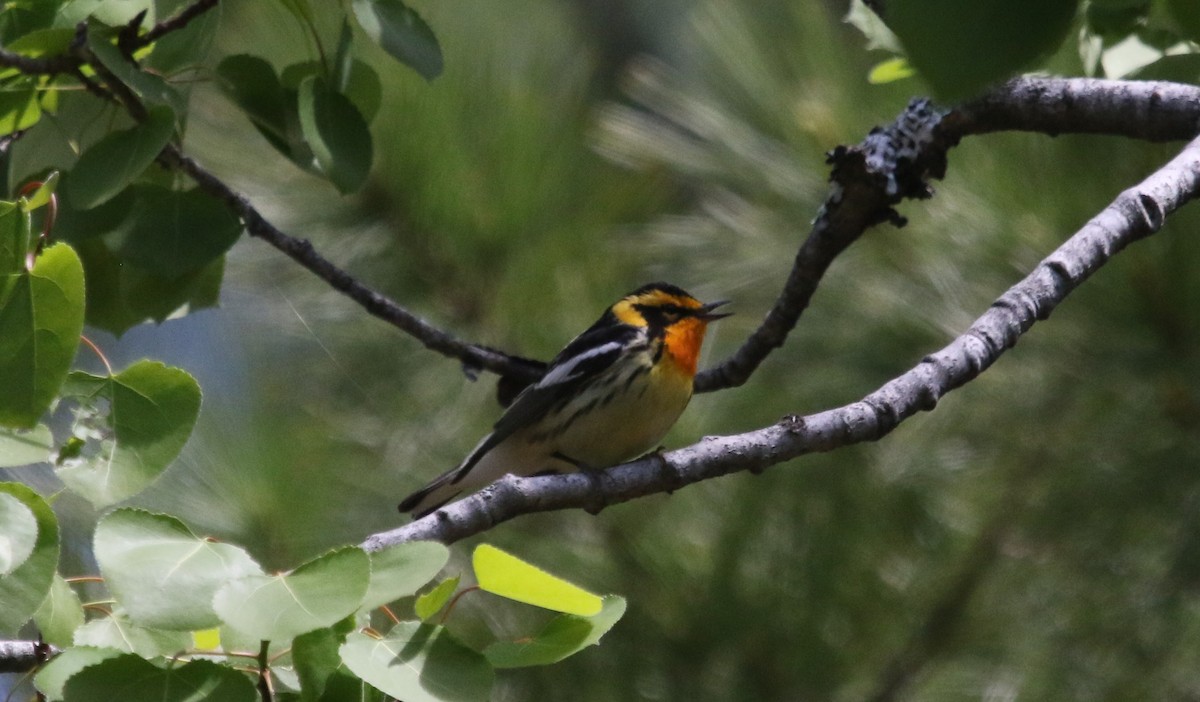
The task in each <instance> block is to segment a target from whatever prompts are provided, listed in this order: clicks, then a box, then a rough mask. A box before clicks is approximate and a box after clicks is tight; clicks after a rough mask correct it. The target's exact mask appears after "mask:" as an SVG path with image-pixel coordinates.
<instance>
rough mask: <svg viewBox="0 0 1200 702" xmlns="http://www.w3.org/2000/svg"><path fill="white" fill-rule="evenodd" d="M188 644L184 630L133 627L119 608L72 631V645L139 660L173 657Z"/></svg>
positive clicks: (188, 635)
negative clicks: (73, 635)
mask: <svg viewBox="0 0 1200 702" xmlns="http://www.w3.org/2000/svg"><path fill="white" fill-rule="evenodd" d="M191 643H192V637H191V635H190V634H188V633H187V632H186V631H162V630H161V629H148V628H146V627H144V626H138V625H136V624H134V623H133V622H131V621H129V617H128V616H127V615H126V614H125V612H124V610H122V609H121V608H120V607H114V608H113V611H112V614H109V615H108V616H106V617H101V618H100V619H93V620H92V621H90V622H88V623H87V624H84V625H83V626H81V627H79V628H78V629H76V630H75V645H76V646H95V647H98V648H115V649H117V650H119V651H123V652H125V653H136V654H137V655H139V656H141V657H142V658H154V657H155V656H173V655H175V654H176V653H179V652H180V651H184V650H186V649H187V648H188V646H190V645H191Z"/></svg>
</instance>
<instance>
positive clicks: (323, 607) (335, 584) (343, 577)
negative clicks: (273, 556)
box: [214, 547, 371, 641]
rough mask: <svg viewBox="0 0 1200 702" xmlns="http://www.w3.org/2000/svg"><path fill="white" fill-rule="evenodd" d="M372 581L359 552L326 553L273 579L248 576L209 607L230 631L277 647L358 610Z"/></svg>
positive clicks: (223, 591)
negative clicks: (213, 609)
mask: <svg viewBox="0 0 1200 702" xmlns="http://www.w3.org/2000/svg"><path fill="white" fill-rule="evenodd" d="M370 577H371V561H370V559H369V558H368V557H367V554H366V553H365V552H364V551H363V550H362V549H359V548H355V547H346V548H342V549H338V550H336V551H331V552H329V553H327V554H325V555H323V556H321V557H319V558H316V559H314V560H311V561H309V562H307V563H305V564H304V565H301V566H300V567H299V568H296V569H295V570H293V571H291V572H289V573H281V574H278V575H274V576H267V575H261V576H250V577H246V578H242V579H240V580H236V581H234V582H231V583H227V584H226V585H225V586H223V587H222V588H221V589H220V590H218V591H217V595H216V599H215V601H214V607H215V609H216V612H217V614H218V615H219V616H220V617H221V619H223V620H224V621H225V623H226V624H228V625H229V626H231V627H233V628H235V629H237V630H239V631H241V632H242V633H244V634H246V635H248V636H253V637H254V638H257V639H263V640H272V641H280V640H284V639H292V638H295V637H296V636H299V635H300V634H303V633H306V632H309V631H313V630H314V629H320V628H322V627H327V626H330V625H332V624H334V623H335V622H337V621H339V620H341V619H344V618H345V617H347V616H348V615H350V614H351V613H353V612H354V611H355V610H357V609H358V606H359V603H360V602H362V598H363V595H365V594H366V592H367V584H368V582H369V580H370Z"/></svg>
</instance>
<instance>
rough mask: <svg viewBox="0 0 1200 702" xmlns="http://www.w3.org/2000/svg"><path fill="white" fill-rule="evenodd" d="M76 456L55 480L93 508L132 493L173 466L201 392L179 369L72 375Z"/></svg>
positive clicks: (140, 367) (145, 365)
mask: <svg viewBox="0 0 1200 702" xmlns="http://www.w3.org/2000/svg"><path fill="white" fill-rule="evenodd" d="M69 385H70V387H69V388H68V390H69V393H67V394H70V395H73V396H75V397H78V398H79V399H80V402H81V405H80V407H79V409H78V410H77V411H76V426H75V428H74V430H73V433H74V436H75V438H76V440H77V441H78V442H82V444H81V445H80V450H78V451H77V452H76V455H74V456H71V457H68V456H65V455H64V456H60V459H59V463H60V466H59V470H58V475H59V477H60V478H62V481H63V482H64V483H66V484H67V487H69V488H71V489H72V490H74V491H75V492H78V493H79V494H81V495H83V496H84V497H86V498H87V499H88V500H89V501H90V502H91V503H92V504H94V505H96V506H97V507H104V506H107V505H111V504H112V503H114V502H117V501H120V500H123V499H125V498H126V497H129V496H131V495H134V494H137V493H138V492H140V491H141V490H142V489H143V488H145V487H146V486H147V485H149V484H150V483H151V482H152V481H153V480H154V479H155V478H157V477H158V475H159V474H160V473H162V471H163V470H164V469H165V468H166V467H167V465H168V464H170V462H171V461H173V460H175V457H176V456H178V455H179V452H180V451H181V450H182V449H183V445H184V444H185V443H186V442H187V440H188V437H189V436H190V435H191V433H192V427H193V426H194V425H195V423H196V417H197V415H198V414H199V413H200V386H199V385H197V384H196V381H195V379H194V378H192V376H190V375H188V374H187V373H186V372H184V371H183V370H180V369H179V368H171V367H169V366H165V365H163V364H162V363H158V362H156V361H138V362H137V363H135V364H133V365H132V366H130V367H128V368H126V369H125V370H123V371H121V372H120V373H117V374H116V375H113V376H108V377H105V376H96V375H91V374H89V373H82V372H79V371H76V372H75V373H72V374H71V381H70V384H69Z"/></svg>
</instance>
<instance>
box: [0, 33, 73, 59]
mask: <svg viewBox="0 0 1200 702" xmlns="http://www.w3.org/2000/svg"><path fill="white" fill-rule="evenodd" d="M74 39H75V28H74V27H49V28H46V29H35V30H34V31H32V32H29V33H28V34H22V35H21V36H19V37H17V38H16V39H13V40H12V41H10V42H9V43H8V45H7V46H5V47H4V48H6V49H8V50H9V51H11V52H13V53H17V54H21V55H22V56H28V57H29V58H41V57H42V56H49V55H51V54H61V53H64V52H66V50H67V49H68V48H70V46H71V42H72V41H73V40H74Z"/></svg>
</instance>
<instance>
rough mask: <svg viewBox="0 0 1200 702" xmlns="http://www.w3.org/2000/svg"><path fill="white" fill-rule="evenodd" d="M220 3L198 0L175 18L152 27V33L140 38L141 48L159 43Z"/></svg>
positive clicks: (217, 0)
mask: <svg viewBox="0 0 1200 702" xmlns="http://www.w3.org/2000/svg"><path fill="white" fill-rule="evenodd" d="M218 2H220V0H196V2H194V3H192V4H191V5H188V6H187V7H185V8H183V9H182V10H180V11H179V12H177V13H176V14H174V15H173V16H171V17H168V18H167V19H165V20H163V21H161V22H159V23H158V24H156V25H154V26H153V27H151V28H150V31H148V32H146V33H145V34H143V35H142V36H141V37H139V38H138V40H137V43H138V44H139V45H140V46H145V45H146V44H151V43H153V42H156V41H158V40H159V39H161V38H162V37H164V36H166V35H167V34H170V33H171V32H176V31H179V30H180V29H183V28H184V27H186V26H187V25H188V23H189V22H191V21H192V20H194V19H196V18H197V17H199V16H200V15H202V14H204V13H205V12H208V11H209V10H211V9H212V8H214V7H216V6H217V3H218Z"/></svg>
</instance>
